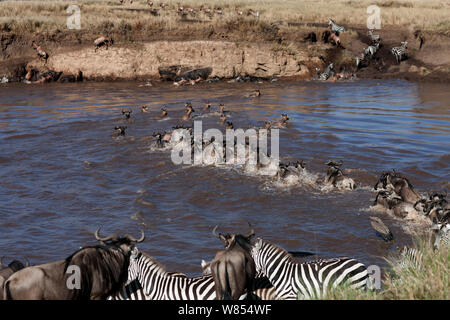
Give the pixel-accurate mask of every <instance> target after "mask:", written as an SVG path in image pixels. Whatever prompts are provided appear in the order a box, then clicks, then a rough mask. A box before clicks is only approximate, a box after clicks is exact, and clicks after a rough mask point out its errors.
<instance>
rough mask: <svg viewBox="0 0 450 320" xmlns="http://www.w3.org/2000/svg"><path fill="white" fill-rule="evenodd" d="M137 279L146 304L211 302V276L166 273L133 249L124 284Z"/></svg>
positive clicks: (149, 258) (157, 264) (212, 281)
mask: <svg viewBox="0 0 450 320" xmlns="http://www.w3.org/2000/svg"><path fill="white" fill-rule="evenodd" d="M135 279H137V281H139V283H140V284H141V285H142V290H143V293H144V296H145V299H146V300H214V299H215V298H216V292H215V289H214V280H213V278H212V277H211V276H201V277H196V278H189V277H188V276H186V275H185V274H184V273H180V272H168V271H166V269H165V268H164V267H163V266H162V265H160V264H159V263H158V262H157V261H156V260H155V259H154V258H152V257H150V256H149V255H147V254H146V253H144V252H140V251H139V250H138V249H137V248H135V249H134V250H133V251H132V253H131V256H130V265H129V266H128V280H129V281H133V280H135Z"/></svg>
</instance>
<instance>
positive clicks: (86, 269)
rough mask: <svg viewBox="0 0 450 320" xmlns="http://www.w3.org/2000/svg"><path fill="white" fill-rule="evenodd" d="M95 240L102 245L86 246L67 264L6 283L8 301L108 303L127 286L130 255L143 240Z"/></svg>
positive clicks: (54, 264) (23, 273)
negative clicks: (108, 300) (96, 300)
mask: <svg viewBox="0 0 450 320" xmlns="http://www.w3.org/2000/svg"><path fill="white" fill-rule="evenodd" d="M98 232H99V230H97V231H96V233H95V236H96V239H97V240H98V241H101V245H95V246H86V247H82V248H80V249H79V250H77V251H75V252H74V253H73V254H72V255H70V256H69V257H67V258H66V259H64V260H59V261H56V262H51V263H46V264H43V265H38V266H33V267H29V268H25V269H22V270H20V271H18V272H16V273H14V274H13V275H12V276H11V277H10V278H9V279H8V280H7V281H6V283H5V286H4V290H3V294H4V297H5V298H6V299H7V300H87V299H105V298H106V297H108V296H109V295H111V294H112V293H113V292H116V291H118V290H120V289H122V287H123V286H124V284H125V282H126V281H127V276H128V271H127V270H128V265H129V258H130V252H131V250H132V249H133V248H134V247H135V245H136V243H138V242H141V241H143V240H144V237H145V236H144V234H143V233H142V236H141V238H140V239H135V238H133V237H131V236H128V235H126V236H124V237H118V236H117V235H111V236H108V237H105V238H100V237H99V236H98Z"/></svg>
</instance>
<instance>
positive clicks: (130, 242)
mask: <svg viewBox="0 0 450 320" xmlns="http://www.w3.org/2000/svg"><path fill="white" fill-rule="evenodd" d="M99 232H100V228H98V229H97V230H96V231H95V234H94V235H95V239H96V240H97V241H99V242H100V243H102V244H104V245H112V246H116V247H119V248H120V249H122V251H123V252H124V253H125V254H126V255H128V254H129V253H130V252H131V250H132V249H133V248H134V247H135V245H136V244H137V243H140V242H142V241H144V240H145V234H144V231H143V230H141V237H140V238H139V239H136V238H135V237H133V236H131V235H128V234H127V235H125V236H123V237H119V236H118V235H117V234H112V235H109V236H106V237H100V235H99Z"/></svg>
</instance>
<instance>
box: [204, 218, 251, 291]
mask: <svg viewBox="0 0 450 320" xmlns="http://www.w3.org/2000/svg"><path fill="white" fill-rule="evenodd" d="M216 230H217V226H216V227H215V228H214V230H213V234H214V235H215V236H216V237H217V238H219V239H220V240H222V241H223V243H224V245H225V250H222V251H219V252H218V253H217V254H216V256H215V258H214V259H213V260H212V261H211V262H209V263H207V264H205V265H204V266H203V267H204V269H205V268H208V267H209V268H210V269H211V274H212V277H213V279H214V283H215V289H216V299H219V300H222V299H233V300H237V299H239V297H240V296H242V295H243V294H244V293H246V292H247V293H249V292H250V291H251V288H252V281H253V279H254V278H255V276H256V266H255V262H254V261H253V258H252V256H251V255H250V250H251V244H250V240H251V238H252V237H253V236H254V235H255V233H254V231H253V229H252V230H251V231H250V233H249V234H248V235H240V234H237V235H234V234H225V235H223V234H221V233H219V234H217V233H216Z"/></svg>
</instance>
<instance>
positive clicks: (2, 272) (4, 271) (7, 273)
mask: <svg viewBox="0 0 450 320" xmlns="http://www.w3.org/2000/svg"><path fill="white" fill-rule="evenodd" d="M28 266H29V263H27V267H28ZM23 268H25V266H24V265H23V263H22V262H20V261H18V260H13V261H12V262H11V263H9V264H8V265H7V266H5V265H4V264H3V257H2V258H0V300H3V284H4V283H5V281H6V280H8V278H9V277H11V275H13V274H14V273H15V272H17V271H19V270H22V269H23Z"/></svg>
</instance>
